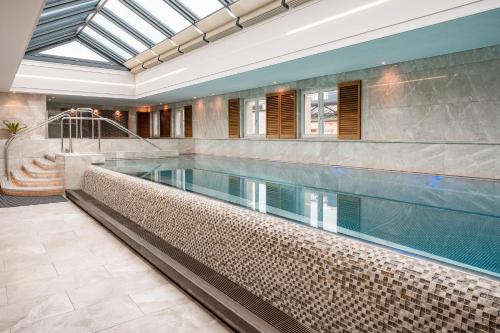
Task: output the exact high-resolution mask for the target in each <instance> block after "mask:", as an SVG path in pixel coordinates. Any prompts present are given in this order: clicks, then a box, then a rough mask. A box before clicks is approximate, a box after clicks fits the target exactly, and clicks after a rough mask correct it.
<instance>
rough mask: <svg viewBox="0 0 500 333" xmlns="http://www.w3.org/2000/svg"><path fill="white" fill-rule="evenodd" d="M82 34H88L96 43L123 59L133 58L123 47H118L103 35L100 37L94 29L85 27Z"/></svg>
mask: <svg viewBox="0 0 500 333" xmlns="http://www.w3.org/2000/svg"><path fill="white" fill-rule="evenodd" d="M82 32H83V33H84V34H86V35H87V36H89V37H90V38H91V39H93V40H95V41H96V42H98V43H99V44H101V45H102V46H104V47H105V48H107V49H108V50H110V51H112V52H113V53H115V54H117V55H119V56H120V57H122V58H123V59H125V60H128V59H130V58H132V55H131V54H130V53H128V52H127V51H125V50H124V49H122V48H121V47H119V46H118V45H116V44H115V43H113V42H111V41H110V40H109V39H107V38H104V37H103V36H102V35H100V34H99V33H98V32H96V31H95V30H94V29H92V28H89V27H85V28H84V29H83V30H82Z"/></svg>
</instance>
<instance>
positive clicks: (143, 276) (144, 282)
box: [68, 271, 169, 309]
mask: <svg viewBox="0 0 500 333" xmlns="http://www.w3.org/2000/svg"><path fill="white" fill-rule="evenodd" d="M167 283H169V282H168V280H167V279H166V278H165V277H163V276H162V275H160V274H159V273H157V272H156V271H146V272H138V273H130V274H128V275H122V276H119V277H112V278H109V279H104V280H102V281H100V282H98V283H94V284H91V285H87V286H84V287H81V288H76V289H73V290H68V295H69V297H70V299H71V302H72V303H73V305H74V306H75V308H77V309H80V308H83V307H86V306H90V305H93V304H98V303H101V302H104V301H106V300H108V299H110V298H116V297H125V296H127V295H128V294H130V293H135V292H141V291H145V290H148V289H153V288H157V287H160V286H162V285H164V284H167Z"/></svg>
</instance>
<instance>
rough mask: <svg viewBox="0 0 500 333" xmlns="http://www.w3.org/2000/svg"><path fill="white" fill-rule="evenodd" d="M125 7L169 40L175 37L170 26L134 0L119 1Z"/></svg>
mask: <svg viewBox="0 0 500 333" xmlns="http://www.w3.org/2000/svg"><path fill="white" fill-rule="evenodd" d="M119 1H120V2H121V3H122V4H123V5H125V6H127V7H128V8H129V9H130V10H132V11H133V12H134V13H136V14H137V15H139V17H141V18H142V19H144V20H145V21H146V22H148V23H149V24H151V25H152V26H153V27H155V28H156V29H158V30H159V31H160V32H161V33H163V34H164V35H165V36H167V38H170V37H172V36H173V35H175V32H174V31H173V30H172V29H170V28H169V27H168V26H166V25H165V24H163V22H161V21H160V20H158V19H157V18H156V17H154V16H152V15H150V14H149V13H148V11H147V10H146V9H144V8H142V6H141V5H139V4H138V3H137V2H135V1H133V0H119Z"/></svg>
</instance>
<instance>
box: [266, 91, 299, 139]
mask: <svg viewBox="0 0 500 333" xmlns="http://www.w3.org/2000/svg"><path fill="white" fill-rule="evenodd" d="M296 101H297V98H296V93H295V90H291V91H286V92H280V93H272V94H268V95H267V96H266V123H267V124H266V125H267V129H266V131H267V138H269V139H295V138H296V137H297V111H296Z"/></svg>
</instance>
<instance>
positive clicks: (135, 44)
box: [92, 13, 148, 52]
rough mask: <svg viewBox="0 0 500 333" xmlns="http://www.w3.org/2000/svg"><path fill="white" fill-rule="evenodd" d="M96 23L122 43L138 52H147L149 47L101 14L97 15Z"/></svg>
mask: <svg viewBox="0 0 500 333" xmlns="http://www.w3.org/2000/svg"><path fill="white" fill-rule="evenodd" d="M92 21H94V22H95V23H97V24H99V25H100V26H101V27H102V28H104V29H105V30H107V31H108V32H109V33H111V34H112V35H114V36H115V37H117V38H118V39H120V40H121V41H122V42H124V43H125V44H127V45H128V46H130V47H131V48H133V49H134V50H136V51H137V52H142V51H145V50H147V49H148V48H147V46H146V45H144V44H142V43H141V42H139V41H138V40H137V39H135V37H133V36H132V35H131V34H129V33H128V32H126V31H125V30H123V29H122V28H120V27H119V26H117V25H116V24H114V23H113V22H111V21H110V20H108V19H107V18H105V17H104V16H102V15H101V14H99V13H97V15H96V16H94V18H93V19H92Z"/></svg>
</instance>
